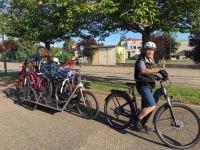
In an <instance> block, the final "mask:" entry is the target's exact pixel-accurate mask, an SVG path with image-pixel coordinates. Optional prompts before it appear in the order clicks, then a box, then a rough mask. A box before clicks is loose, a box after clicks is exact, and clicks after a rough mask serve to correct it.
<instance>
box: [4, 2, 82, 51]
mask: <svg viewBox="0 0 200 150" xmlns="http://www.w3.org/2000/svg"><path fill="white" fill-rule="evenodd" d="M79 2H80V1H79ZM79 2H77V1H73V0H59V1H56V2H53V3H52V2H50V1H49V0H43V1H42V4H38V0H11V1H10V5H11V8H12V14H11V20H10V22H9V23H8V24H9V26H10V27H12V29H13V30H12V31H11V32H8V33H7V35H9V36H14V37H20V38H24V39H27V40H31V41H34V42H35V43H38V42H43V43H45V47H47V49H50V44H53V43H55V42H60V41H61V40H63V39H65V37H66V36H69V35H74V36H78V35H79V34H80V32H81V29H80V28H81V27H82V23H81V20H80V19H81V18H82V16H84V14H80V13H77V11H76V10H75V8H80V7H81V4H82V3H79Z"/></svg>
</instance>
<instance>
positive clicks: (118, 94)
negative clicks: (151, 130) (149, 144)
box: [104, 75, 200, 149]
mask: <svg viewBox="0 0 200 150" xmlns="http://www.w3.org/2000/svg"><path fill="white" fill-rule="evenodd" d="M155 79H156V80H157V81H160V85H161V87H160V88H159V89H157V90H156V91H155V93H154V98H155V101H156V102H158V100H159V98H160V97H161V96H162V95H163V96H164V97H165V99H166V103H165V104H163V105H162V106H160V107H159V108H158V109H157V111H156V112H155V115H154V118H153V123H154V127H155V131H156V133H157V135H158V137H159V138H160V139H161V141H162V142H164V143H165V144H166V145H168V146H169V147H171V148H177V149H186V148H190V147H192V146H194V145H195V144H197V142H198V141H199V139H200V118H199V115H198V114H197V113H196V112H195V110H193V109H192V108H191V107H189V106H187V105H185V104H181V103H179V102H177V101H173V100H172V99H173V97H172V96H168V95H167V90H166V88H165V86H164V81H167V80H169V78H168V77H163V76H162V77H160V76H158V75H155ZM126 85H127V86H129V87H130V90H131V93H132V97H131V96H129V94H128V93H127V92H125V91H120V90H112V91H111V93H110V94H109V95H108V96H107V98H106V99H105V105H104V113H105V117H106V119H107V121H108V123H109V125H110V126H111V127H113V128H116V129H125V128H127V127H128V126H130V125H131V124H132V122H133V121H136V118H137V116H138V114H139V112H140V109H138V107H137V102H136V95H135V93H134V87H135V85H136V84H135V83H126Z"/></svg>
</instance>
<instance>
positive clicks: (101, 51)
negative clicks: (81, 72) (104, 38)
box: [92, 45, 125, 66]
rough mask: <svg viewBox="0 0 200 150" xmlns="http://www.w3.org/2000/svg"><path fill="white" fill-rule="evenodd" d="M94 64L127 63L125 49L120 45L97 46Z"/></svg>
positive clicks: (112, 64)
mask: <svg viewBox="0 0 200 150" xmlns="http://www.w3.org/2000/svg"><path fill="white" fill-rule="evenodd" d="M95 48H96V52H95V54H94V56H93V61H92V65H103V66H115V65H116V63H125V49H124V47H123V46H119V45H106V46H95Z"/></svg>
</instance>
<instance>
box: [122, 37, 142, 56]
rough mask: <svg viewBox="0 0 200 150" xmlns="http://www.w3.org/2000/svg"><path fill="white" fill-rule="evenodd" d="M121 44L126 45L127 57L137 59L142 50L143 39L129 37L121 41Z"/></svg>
mask: <svg viewBox="0 0 200 150" xmlns="http://www.w3.org/2000/svg"><path fill="white" fill-rule="evenodd" d="M121 46H123V47H125V52H126V56H125V58H126V59H129V58H133V59H137V58H138V56H139V55H140V52H141V47H142V39H137V38H128V39H126V40H124V41H121Z"/></svg>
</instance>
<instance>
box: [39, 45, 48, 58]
mask: <svg viewBox="0 0 200 150" xmlns="http://www.w3.org/2000/svg"><path fill="white" fill-rule="evenodd" d="M36 56H50V54H49V50H48V49H47V48H46V47H44V46H39V47H38V48H37V52H36Z"/></svg>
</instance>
